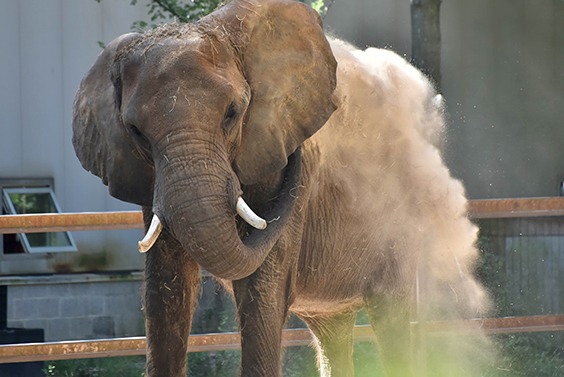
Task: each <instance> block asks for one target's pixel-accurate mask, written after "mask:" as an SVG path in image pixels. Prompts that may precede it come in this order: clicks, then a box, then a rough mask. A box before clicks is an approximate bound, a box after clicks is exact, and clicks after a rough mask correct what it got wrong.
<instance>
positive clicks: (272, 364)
mask: <svg viewBox="0 0 564 377" xmlns="http://www.w3.org/2000/svg"><path fill="white" fill-rule="evenodd" d="M271 268H275V267H273V266H262V267H261V268H260V269H259V270H258V271H257V272H255V273H254V274H253V275H251V276H250V277H248V278H246V279H243V280H239V281H234V282H233V290H234V293H235V299H236V301H237V308H238V312H239V321H240V327H241V375H242V376H244V377H278V376H281V347H282V345H281V342H282V327H283V325H284V322H285V320H286V316H287V314H288V307H289V305H290V303H289V302H288V289H287V287H288V285H289V284H288V278H287V277H282V276H279V275H278V274H277V273H276V272H274V273H273V271H272V270H271Z"/></svg>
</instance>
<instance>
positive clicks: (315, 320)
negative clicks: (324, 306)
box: [302, 312, 356, 377]
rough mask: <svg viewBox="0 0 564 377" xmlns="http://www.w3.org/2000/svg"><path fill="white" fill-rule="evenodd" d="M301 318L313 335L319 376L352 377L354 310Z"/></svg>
mask: <svg viewBox="0 0 564 377" xmlns="http://www.w3.org/2000/svg"><path fill="white" fill-rule="evenodd" d="M302 319H303V320H304V321H305V322H306V323H307V325H308V327H309V328H310V330H311V332H312V333H313V335H314V336H315V343H316V346H317V360H318V367H319V372H320V374H321V377H354V365H353V327H354V323H355V320H356V312H349V313H342V314H337V315H333V316H329V317H328V316H313V317H302Z"/></svg>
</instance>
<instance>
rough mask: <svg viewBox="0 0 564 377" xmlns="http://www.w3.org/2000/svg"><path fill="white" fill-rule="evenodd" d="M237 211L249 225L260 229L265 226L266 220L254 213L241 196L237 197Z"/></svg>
mask: <svg viewBox="0 0 564 377" xmlns="http://www.w3.org/2000/svg"><path fill="white" fill-rule="evenodd" d="M237 213H238V214H239V216H241V218H242V219H243V220H245V222H246V223H247V224H249V225H250V226H252V227H254V228H257V229H261V230H262V229H265V228H266V225H267V224H266V221H265V220H264V219H263V218H261V217H259V216H258V215H257V214H256V213H254V212H253V210H252V209H251V207H249V206H248V204H247V203H245V201H244V200H243V198H241V197H239V199H237Z"/></svg>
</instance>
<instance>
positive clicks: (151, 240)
mask: <svg viewBox="0 0 564 377" xmlns="http://www.w3.org/2000/svg"><path fill="white" fill-rule="evenodd" d="M236 208H237V214H238V215H239V216H240V217H241V218H242V219H243V220H244V221H245V222H246V223H247V224H249V225H250V226H252V227H253V228H255V229H259V230H264V229H266V226H267V222H266V220H265V219H263V218H262V217H260V216H259V215H257V214H256V213H255V212H254V211H253V210H252V209H251V207H249V205H248V204H247V203H246V202H245V200H244V199H243V198H242V197H241V196H240V197H239V198H237V205H236ZM162 230H163V225H162V223H161V220H159V217H158V216H157V215H156V214H154V215H153V219H152V220H151V225H150V226H149V229H148V230H147V233H146V234H145V237H143V239H142V240H141V241H139V242H138V248H139V252H140V253H146V252H147V251H149V249H150V248H151V247H152V246H153V245H154V244H155V242H157V239H158V238H159V235H160V234H161V232H162Z"/></svg>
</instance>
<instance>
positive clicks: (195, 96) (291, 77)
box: [73, 0, 336, 279]
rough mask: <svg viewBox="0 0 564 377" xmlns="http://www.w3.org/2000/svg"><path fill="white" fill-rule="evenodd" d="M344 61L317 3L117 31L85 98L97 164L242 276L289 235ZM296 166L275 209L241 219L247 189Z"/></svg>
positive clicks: (218, 269) (221, 265)
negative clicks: (261, 224)
mask: <svg viewBox="0 0 564 377" xmlns="http://www.w3.org/2000/svg"><path fill="white" fill-rule="evenodd" d="M335 70H336V62H335V59H334V57H333V55H332V53H331V49H330V47H329V44H328V42H327V40H326V38H325V36H324V34H323V30H322V26H321V22H320V19H319V17H318V15H317V14H316V13H315V12H314V11H312V10H311V9H310V8H308V7H307V6H305V5H303V4H301V3H297V2H290V1H286V0H271V1H258V0H256V1H255V0H245V1H243V0H240V1H239V0H234V1H232V2H230V3H228V4H227V5H225V6H224V7H223V8H221V9H219V10H218V11H216V12H214V13H212V14H211V15H209V16H207V17H205V18H203V19H202V20H200V21H199V22H197V23H195V24H190V25H183V26H181V25H172V26H170V25H169V26H165V27H161V28H158V29H156V30H154V31H151V32H149V33H147V34H144V35H141V34H128V35H124V36H122V37H120V38H117V39H116V40H114V41H113V42H111V43H110V44H109V45H108V46H107V47H106V48H105V49H104V51H103V52H102V53H101V54H100V56H99V57H98V59H97V60H96V62H95V63H94V66H93V67H92V68H91V70H90V71H89V72H88V74H87V76H86V77H85V78H84V79H83V81H82V83H81V85H80V88H79V90H78V93H77V96H76V98H75V103H74V109H73V110H74V119H73V131H74V136H73V144H74V147H75V151H76V154H77V156H78V157H79V159H80V161H81V162H82V165H83V166H84V168H85V169H87V170H89V171H91V172H92V173H93V174H95V175H97V176H99V177H100V178H101V179H102V180H103V182H104V183H105V184H107V185H108V187H109V191H110V193H111V195H113V196H114V197H116V198H119V199H121V200H125V201H128V202H132V203H137V204H140V205H143V206H146V207H152V208H153V212H154V213H155V215H157V217H158V218H160V220H161V222H162V223H164V226H165V228H167V229H168V231H170V232H171V234H172V235H174V237H175V238H177V239H178V240H179V241H180V242H181V244H182V245H183V247H184V248H185V249H186V250H188V251H189V252H191V253H192V254H193V257H194V258H195V259H196V261H197V262H199V263H200V264H201V265H202V266H203V267H204V268H205V269H207V270H208V271H210V272H211V273H213V274H215V275H216V276H219V277H222V278H227V279H238V278H242V277H244V276H247V275H249V274H251V273H252V272H254V271H255V270H256V268H258V266H259V265H260V264H261V263H262V262H263V261H264V258H265V257H266V255H267V253H268V250H269V249H270V248H271V247H272V245H273V243H274V242H275V241H276V239H277V237H279V235H280V232H281V229H282V227H283V226H284V218H285V217H287V215H289V212H290V210H291V207H292V200H293V195H292V193H290V192H289V191H290V190H289V188H292V187H295V186H297V185H298V183H299V175H300V166H301V158H300V152H299V146H300V145H301V144H302V143H303V141H304V140H305V139H307V138H308V137H310V136H311V135H312V134H313V133H315V132H316V131H317V130H318V129H319V128H320V127H321V126H322V125H323V124H324V123H325V122H326V121H327V119H328V118H329V117H330V115H331V114H332V113H333V111H334V110H335V105H334V104H333V102H332V93H333V90H334V89H335V80H336V78H335ZM282 171H284V172H285V173H284V174H285V177H286V178H285V179H284V182H285V183H284V184H282V187H281V189H280V190H281V196H280V198H279V199H278V203H277V204H276V205H275V206H274V208H272V212H273V213H271V214H263V215H264V216H263V217H265V218H266V217H268V216H272V218H274V217H277V216H280V215H281V217H282V219H281V221H277V222H274V223H273V224H272V225H269V226H268V228H267V229H266V230H262V231H258V230H255V231H253V232H250V234H249V235H248V236H246V237H242V238H241V237H240V236H239V233H238V231H237V220H236V203H237V202H240V200H239V198H240V197H241V195H242V194H243V193H242V187H245V186H246V185H253V184H256V183H258V182H260V181H261V180H263V179H264V177H267V176H270V175H272V174H274V173H278V174H280V172H282Z"/></svg>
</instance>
